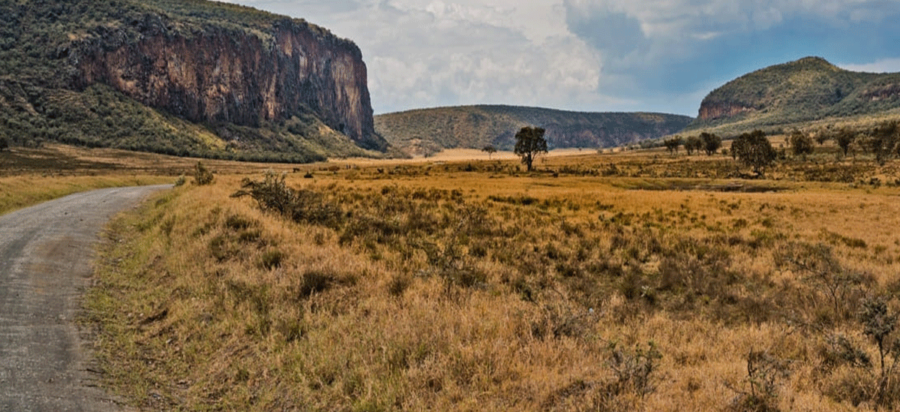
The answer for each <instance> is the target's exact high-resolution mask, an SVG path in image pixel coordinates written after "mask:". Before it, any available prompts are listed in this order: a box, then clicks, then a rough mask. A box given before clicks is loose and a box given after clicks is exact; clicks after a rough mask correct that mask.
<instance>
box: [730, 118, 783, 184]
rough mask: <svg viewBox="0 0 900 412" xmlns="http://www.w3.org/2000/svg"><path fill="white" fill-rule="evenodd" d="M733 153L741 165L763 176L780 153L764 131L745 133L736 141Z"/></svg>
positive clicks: (732, 147) (732, 148) (732, 149)
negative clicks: (764, 169)
mask: <svg viewBox="0 0 900 412" xmlns="http://www.w3.org/2000/svg"><path fill="white" fill-rule="evenodd" d="M731 151H732V153H734V156H735V157H736V158H737V159H738V160H740V161H741V163H743V164H745V165H747V166H750V167H752V168H753V172H754V173H756V174H758V175H760V176H761V175H762V174H763V168H765V167H766V166H768V165H770V164H772V162H774V161H775V158H777V157H778V152H776V151H775V148H773V147H772V143H769V139H768V138H767V137H766V133H765V132H763V131H762V130H758V129H757V130H754V131H752V132H750V133H744V134H742V135H740V136H739V137H738V138H737V139H735V140H734V144H733V145H732V146H731Z"/></svg>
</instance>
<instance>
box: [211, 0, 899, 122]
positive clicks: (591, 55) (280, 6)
mask: <svg viewBox="0 0 900 412" xmlns="http://www.w3.org/2000/svg"><path fill="white" fill-rule="evenodd" d="M229 1H230V2H233V3H239V4H244V5H248V6H252V7H256V8H259V9H263V10H268V11H271V12H275V13H279V14H285V15H289V16H292V17H298V18H304V19H306V20H308V21H310V22H312V23H315V24H318V25H321V26H324V27H326V28H328V29H329V30H331V31H332V32H334V33H335V34H337V35H338V36H341V37H345V38H349V39H351V40H353V41H354V42H356V44H358V45H359V47H360V49H362V52H363V58H364V60H365V62H366V65H367V66H368V71H369V90H370V92H371V95H372V105H373V107H374V109H375V112H376V114H378V113H387V112H393V111H401V110H408V109H415V108H423V107H435V106H452V105H464V104H510V105H523V106H540V107H550V108H558V109H566V110H578V111H623V112H630V111H657V112H666V113H678V114H685V115H689V116H696V115H697V110H698V108H699V107H700V102H701V100H702V99H703V97H704V96H706V94H707V93H709V92H710V91H712V90H713V89H715V88H716V87H718V86H720V85H722V84H724V83H725V82H727V81H729V80H731V79H733V78H735V77H737V76H740V75H742V74H745V73H748V72H750V71H753V70H756V69H760V68H763V67H766V66H769V65H772V64H778V63H784V62H787V61H792V60H796V59H799V58H802V57H806V56H820V57H824V58H825V59H827V60H829V61H830V62H832V63H834V64H836V65H838V66H841V67H844V68H847V69H851V70H857V71H870V72H900V24H897V23H896V22H897V21H900V0H756V1H736V0H656V1H647V0H536V1H523V0H455V1H454V0H229Z"/></svg>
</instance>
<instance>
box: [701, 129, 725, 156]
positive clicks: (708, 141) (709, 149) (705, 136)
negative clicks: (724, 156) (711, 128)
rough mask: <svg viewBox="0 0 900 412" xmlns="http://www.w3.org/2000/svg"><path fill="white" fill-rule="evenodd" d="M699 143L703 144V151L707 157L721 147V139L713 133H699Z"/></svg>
mask: <svg viewBox="0 0 900 412" xmlns="http://www.w3.org/2000/svg"><path fill="white" fill-rule="evenodd" d="M700 142H701V143H702V144H703V150H705V151H706V155H707V156H712V155H713V153H715V152H716V151H718V150H719V148H720V147H722V138H721V137H719V136H718V135H716V134H714V133H707V132H703V133H700Z"/></svg>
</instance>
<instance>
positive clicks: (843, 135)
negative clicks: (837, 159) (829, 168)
mask: <svg viewBox="0 0 900 412" xmlns="http://www.w3.org/2000/svg"><path fill="white" fill-rule="evenodd" d="M835 140H837V144H838V146H840V148H841V150H843V151H844V156H847V152H848V151H850V145H851V144H853V142H854V141H855V140H856V133H853V132H852V131H851V130H850V129H848V128H846V127H845V128H843V129H841V131H839V132H838V133H837V136H836V137H835Z"/></svg>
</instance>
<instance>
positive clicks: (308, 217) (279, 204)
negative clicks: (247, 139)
mask: <svg viewBox="0 0 900 412" xmlns="http://www.w3.org/2000/svg"><path fill="white" fill-rule="evenodd" d="M284 179H285V175H281V176H280V177H278V176H276V175H275V173H274V172H272V171H269V172H266V176H265V178H264V179H263V181H261V182H257V181H252V180H250V179H246V178H245V179H244V181H243V182H242V184H241V190H238V191H237V192H235V193H234V194H232V195H231V196H232V197H243V196H250V197H252V198H253V199H254V200H256V203H257V204H258V205H259V208H260V209H262V210H263V211H272V212H276V213H279V214H281V215H283V216H285V217H288V218H290V219H291V220H293V221H295V222H306V223H312V224H320V225H324V226H328V227H332V228H336V227H338V226H339V225H340V222H341V216H342V211H341V209H340V207H339V206H337V205H336V204H334V203H332V202H329V201H327V200H326V199H325V196H324V195H323V194H321V193H318V192H315V191H313V190H299V191H295V190H294V189H291V188H289V187H288V186H287V184H286V183H285V181H284Z"/></svg>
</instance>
